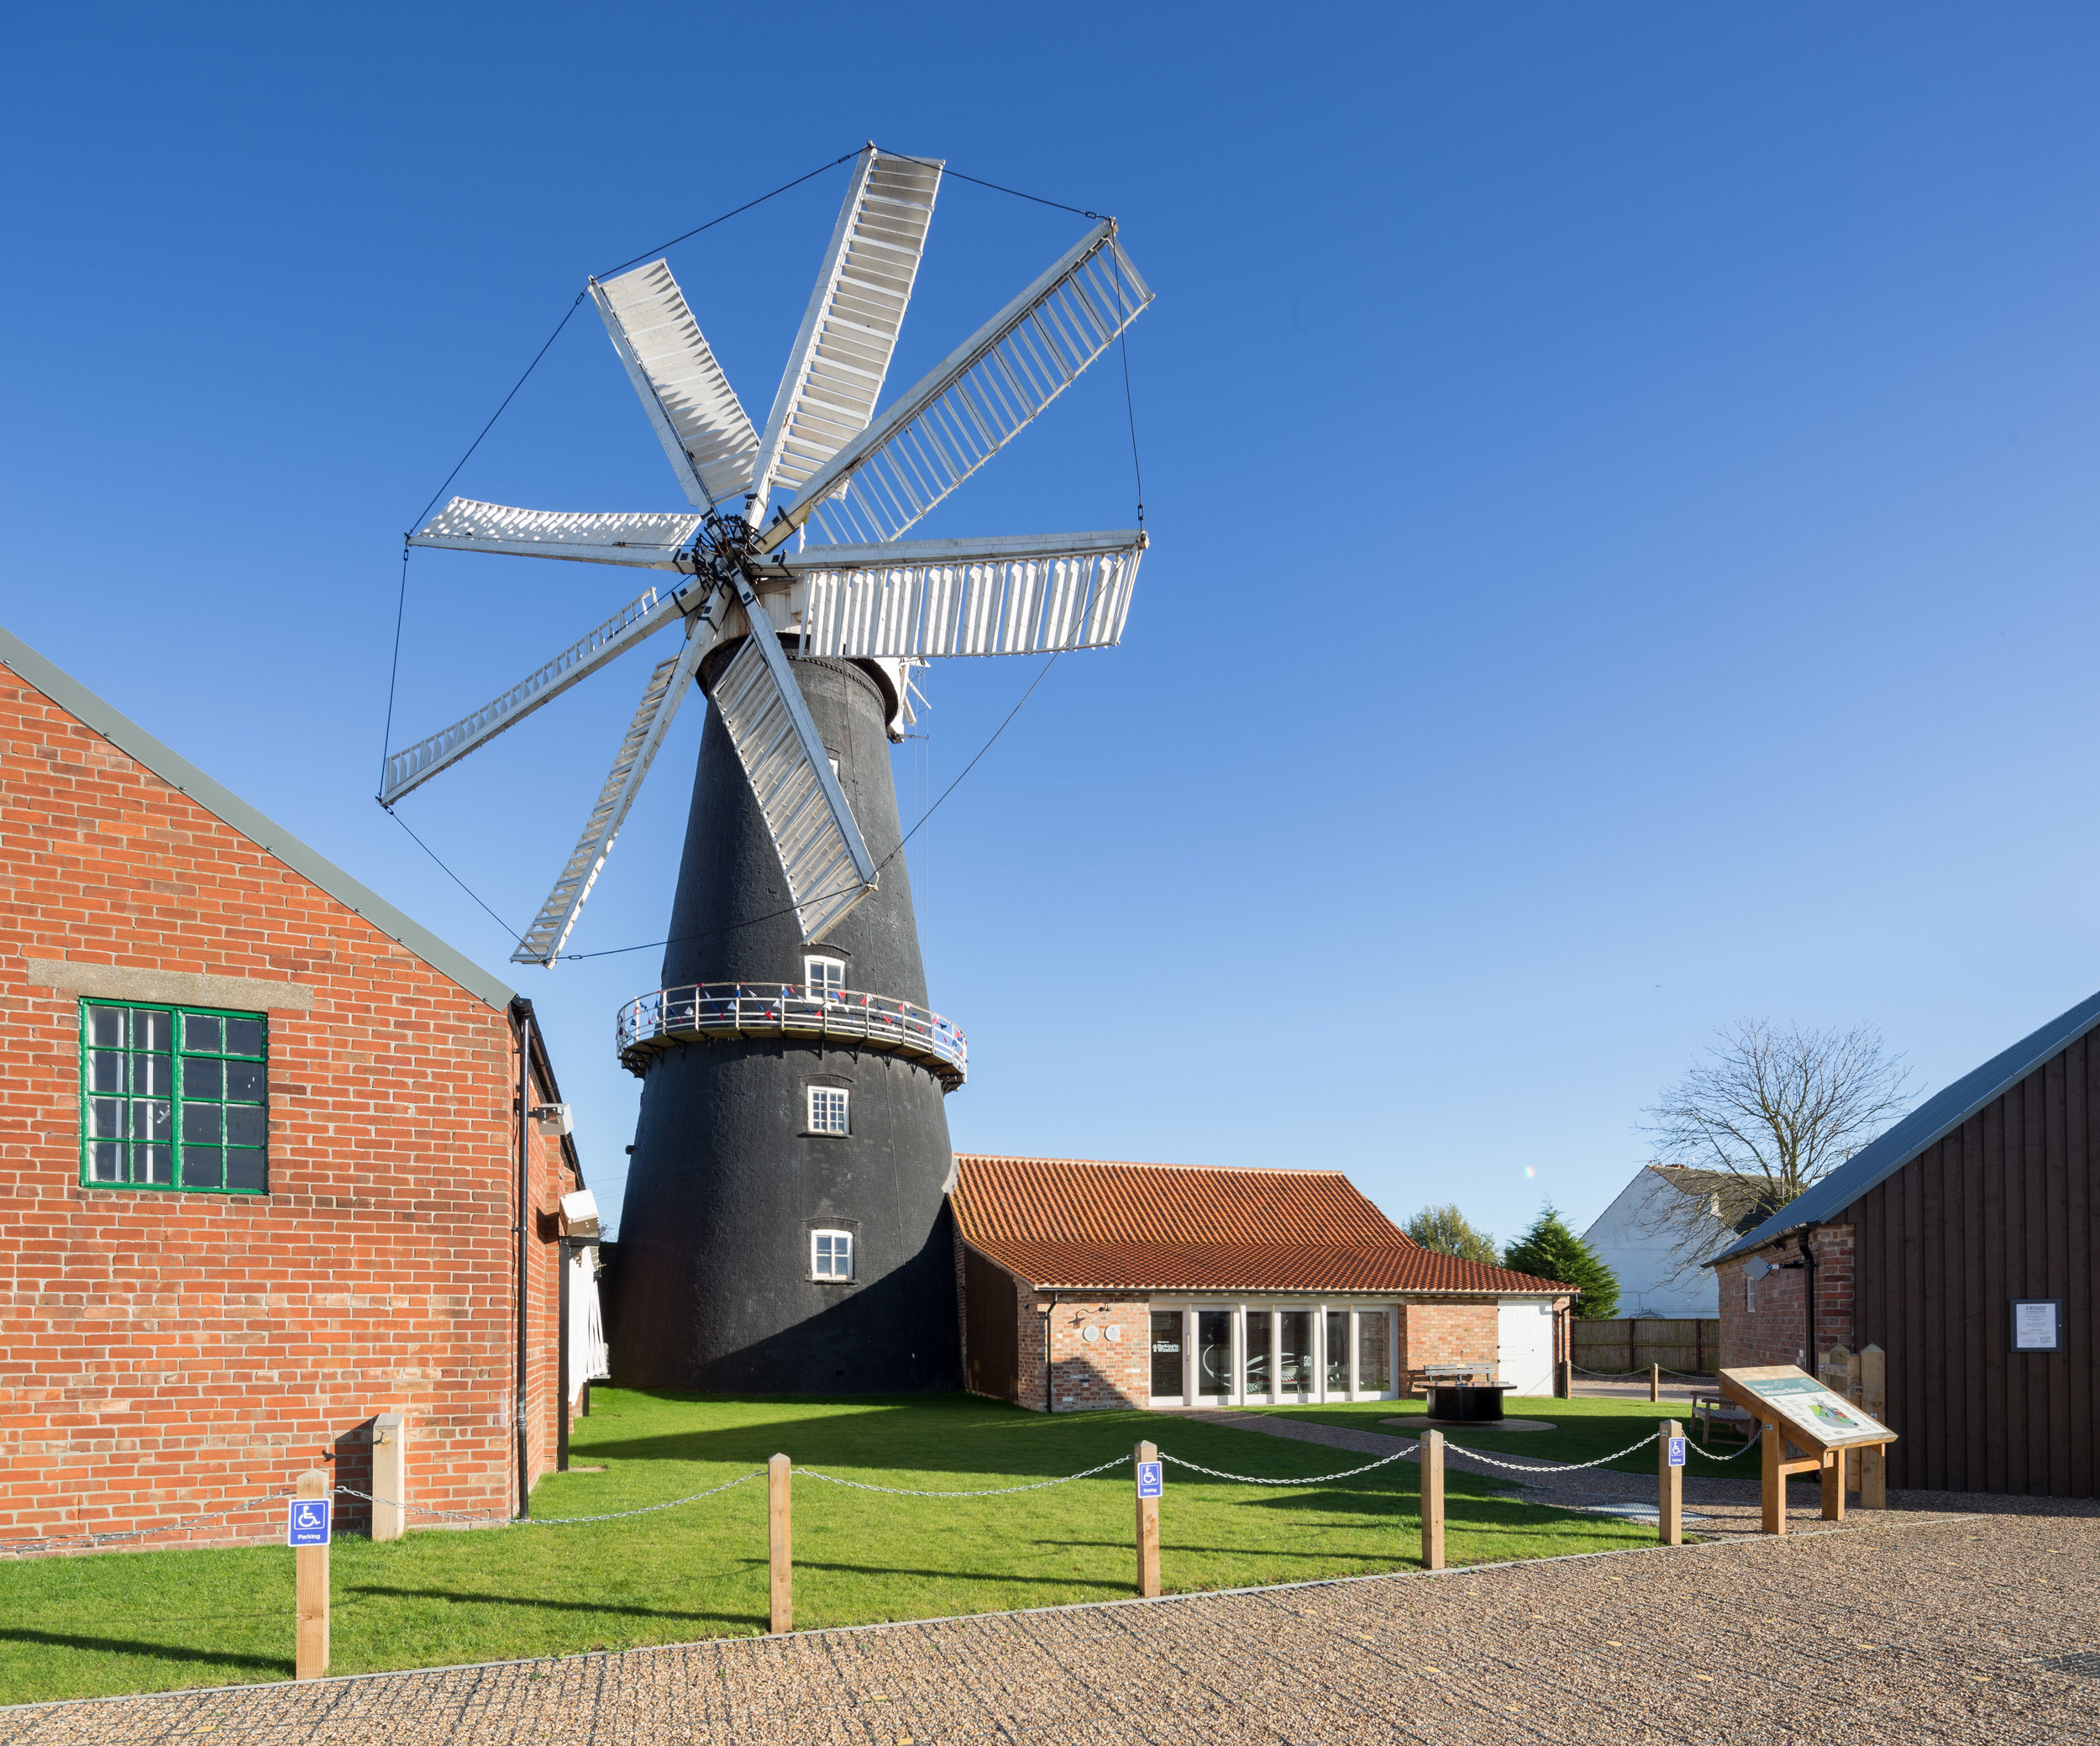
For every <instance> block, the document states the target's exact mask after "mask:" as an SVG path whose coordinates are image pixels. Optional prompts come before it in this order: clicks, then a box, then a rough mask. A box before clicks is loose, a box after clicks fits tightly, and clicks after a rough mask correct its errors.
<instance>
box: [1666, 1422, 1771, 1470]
mask: <svg viewBox="0 0 2100 1746" xmlns="http://www.w3.org/2000/svg"><path fill="white" fill-rule="evenodd" d="M1764 1434H1765V1424H1764V1421H1763V1420H1762V1419H1760V1420H1759V1421H1758V1422H1757V1428H1756V1430H1755V1431H1753V1432H1752V1433H1751V1438H1750V1441H1749V1442H1747V1443H1746V1444H1744V1445H1743V1446H1742V1447H1741V1448H1740V1449H1730V1450H1729V1452H1728V1453H1727V1454H1725V1455H1717V1454H1714V1451H1713V1450H1711V1449H1702V1448H1700V1447H1699V1445H1698V1444H1696V1443H1694V1442H1693V1440H1692V1439H1691V1438H1689V1437H1688V1438H1685V1439H1684V1446H1685V1447H1686V1448H1687V1449H1690V1450H1692V1451H1693V1453H1694V1454H1701V1455H1704V1456H1705V1457H1706V1459H1708V1460H1709V1461H1732V1460H1734V1459H1735V1457H1736V1456H1738V1455H1746V1454H1749V1453H1750V1452H1751V1450H1752V1449H1755V1448H1756V1447H1757V1439H1758V1438H1761V1437H1762V1436H1763V1435H1764Z"/></svg>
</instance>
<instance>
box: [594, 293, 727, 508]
mask: <svg viewBox="0 0 2100 1746" xmlns="http://www.w3.org/2000/svg"><path fill="white" fill-rule="evenodd" d="M591 297H592V299H593V300H594V301H595V302H596V303H597V306H598V313H599V315H600V316H601V317H602V318H604V321H605V327H606V333H607V334H611V335H612V349H613V350H615V351H617V352H618V353H619V355H620V361H621V362H622V364H624V365H626V366H627V376H628V377H629V379H630V380H631V381H633V384H634V392H636V393H637V394H638V395H639V396H641V398H642V410H643V412H645V413H648V416H649V423H651V424H653V425H654V426H655V428H656V439H657V440H658V441H659V442H660V443H661V444H663V445H664V454H665V455H669V457H670V462H671V468H672V471H675V473H676V474H677V475H678V481H679V483H680V485H682V486H685V497H686V501H687V502H690V503H692V504H694V505H696V507H701V508H706V509H711V508H712V507H714V506H715V505H716V504H717V503H718V502H721V501H722V499H723V498H724V497H735V496H736V495H737V494H738V492H742V491H743V489H744V487H745V486H748V484H750V482H751V460H752V457H753V455H756V454H757V453H758V450H759V434H758V433H757V432H756V431H754V430H753V429H752V428H751V420H750V419H749V418H747V417H745V416H744V410H743V406H742V405H741V404H739V403H738V399H737V397H736V393H735V392H734V391H733V390H732V388H731V387H730V386H729V379H728V377H727V376H724V375H723V374H722V366H721V365H719V364H717V362H716V361H715V355H714V353H713V352H712V351H711V350H709V348H708V344H707V341H706V338H705V337H704V336H703V335H702V334H701V331H700V323H698V322H696V321H695V320H694V319H693V312H692V311H691V310H690V309H689V308H686V307H685V292H681V291H680V289H679V288H678V281H677V280H675V279H674V278H673V277H671V270H670V266H669V263H668V262H665V261H661V260H657V261H652V262H651V263H650V264H649V265H648V266H644V267H637V268H636V269H635V270H634V271H633V272H631V273H623V274H622V275H621V276H620V277H618V278H617V279H607V280H606V281H604V282H603V283H602V284H601V283H600V282H599V281H597V280H596V279H593V280H592V281H591Z"/></svg>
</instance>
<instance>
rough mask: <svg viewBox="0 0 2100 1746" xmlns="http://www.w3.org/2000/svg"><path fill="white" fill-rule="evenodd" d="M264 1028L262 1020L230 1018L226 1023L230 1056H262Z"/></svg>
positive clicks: (227, 1047) (227, 1045)
mask: <svg viewBox="0 0 2100 1746" xmlns="http://www.w3.org/2000/svg"><path fill="white" fill-rule="evenodd" d="M262 1043H263V1028H262V1020H260V1018H229V1019H228V1020H227V1021H226V1052H227V1054H261V1053H262V1052H263V1046H262Z"/></svg>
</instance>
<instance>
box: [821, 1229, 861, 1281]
mask: <svg viewBox="0 0 2100 1746" xmlns="http://www.w3.org/2000/svg"><path fill="white" fill-rule="evenodd" d="M827 1237H828V1238H829V1239H831V1242H832V1260H834V1261H836V1260H837V1256H838V1245H839V1244H842V1243H843V1244H845V1245H846V1270H845V1271H844V1272H843V1273H838V1272H835V1271H834V1272H831V1273H827V1272H825V1271H824V1270H823V1269H822V1268H821V1267H819V1266H818V1265H816V1260H817V1254H816V1245H817V1244H818V1242H819V1240H820V1239H823V1238H827ZM857 1246H858V1245H857V1244H855V1242H854V1240H853V1233H852V1232H851V1231H841V1230H836V1229H827V1230H821V1231H811V1233H810V1277H811V1279H814V1280H820V1281H828V1282H830V1283H831V1284H833V1285H837V1284H840V1283H842V1282H843V1283H847V1284H850V1283H851V1282H852V1281H853V1269H854V1267H855V1265H857V1264H858V1261H859V1260H860V1258H859V1256H858V1255H857V1254H854V1252H853V1251H854V1249H855V1248H856V1247H857Z"/></svg>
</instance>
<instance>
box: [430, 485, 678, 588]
mask: <svg viewBox="0 0 2100 1746" xmlns="http://www.w3.org/2000/svg"><path fill="white" fill-rule="evenodd" d="M699 528H700V518H699V517H698V516H696V515H686V514H683V513H670V514H659V513H643V514H638V515H591V514H573V513H570V512H569V511H566V510H561V509H512V508H508V507H505V506H504V505H503V504H501V503H480V502H475V500H474V499H473V498H471V497H454V499H453V500H452V501H451V502H449V503H448V504H446V505H445V507H444V508H442V509H440V510H439V511H438V513H436V514H435V515H433V516H432V517H431V518H430V519H429V520H428V522H427V523H424V524H423V527H421V528H419V529H417V531H416V532H415V533H413V534H410V535H409V536H408V543H409V544H411V545H427V546H433V547H436V548H437V549H438V550H444V551H454V552H502V553H505V554H507V555H510V556H512V557H522V558H568V559H571V560H575V561H576V562H579V563H584V564H625V565H632V566H634V567H636V568H638V569H643V570H680V571H685V573H686V574H687V575H688V576H690V575H691V574H692V570H693V565H692V561H691V560H690V559H689V558H682V557H681V556H680V554H681V553H683V552H684V551H685V549H686V548H687V547H688V546H689V545H690V544H691V543H692V538H693V535H694V534H695V533H696V532H697V531H698V530H699Z"/></svg>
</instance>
